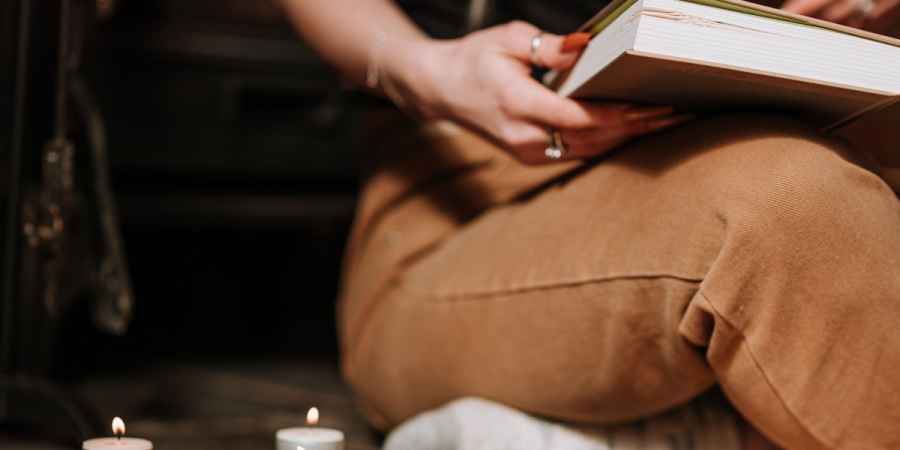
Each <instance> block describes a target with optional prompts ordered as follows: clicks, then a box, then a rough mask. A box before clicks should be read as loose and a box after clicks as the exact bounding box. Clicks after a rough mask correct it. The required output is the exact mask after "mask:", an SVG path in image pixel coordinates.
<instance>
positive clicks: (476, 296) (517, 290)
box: [397, 273, 703, 302]
mask: <svg viewBox="0 0 900 450" xmlns="http://www.w3.org/2000/svg"><path fill="white" fill-rule="evenodd" d="M642 279H648V280H649V279H669V280H677V281H683V282H686V283H700V282H702V281H703V278H698V277H686V276H680V275H672V274H657V273H648V274H629V275H611V276H599V277H589V278H585V279H580V280H569V281H554V282H550V283H546V284H532V285H528V286H520V287H510V288H505V289H496V290H485V291H480V292H479V291H470V292H462V293H455V294H452V293H451V294H446V293H445V294H441V293H435V292H429V291H420V290H417V289H413V288H410V287H409V286H407V285H405V284H402V283H401V284H400V285H398V286H397V287H398V288H399V289H402V290H404V291H406V292H409V293H410V294H413V295H419V296H427V297H431V298H432V299H434V300H435V301H439V302H462V301H474V300H485V299H490V298H491V297H499V296H504V295H514V294H522V293H527V292H533V291H545V290H550V289H558V288H571V287H578V286H583V285H587V284H594V283H604V282H612V281H623V280H642Z"/></svg>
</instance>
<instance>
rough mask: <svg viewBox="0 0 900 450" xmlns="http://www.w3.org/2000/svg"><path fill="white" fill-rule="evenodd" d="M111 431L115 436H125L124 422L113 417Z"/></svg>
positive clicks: (119, 418)
mask: <svg viewBox="0 0 900 450" xmlns="http://www.w3.org/2000/svg"><path fill="white" fill-rule="evenodd" d="M112 431H113V434H114V435H116V436H121V435H123V434H125V421H124V420H122V418H121V417H113V421H112Z"/></svg>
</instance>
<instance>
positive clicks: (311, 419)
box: [306, 406, 319, 425]
mask: <svg viewBox="0 0 900 450" xmlns="http://www.w3.org/2000/svg"><path fill="white" fill-rule="evenodd" d="M306 423H307V424H309V425H315V424H317V423H319V408H316V407H315V406H313V407H312V408H309V412H308V413H306Z"/></svg>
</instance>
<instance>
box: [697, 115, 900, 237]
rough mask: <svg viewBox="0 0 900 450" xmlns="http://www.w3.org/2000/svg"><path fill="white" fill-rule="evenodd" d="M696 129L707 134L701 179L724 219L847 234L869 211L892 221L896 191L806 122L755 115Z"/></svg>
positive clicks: (748, 225)
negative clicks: (842, 231) (722, 209)
mask: <svg viewBox="0 0 900 450" xmlns="http://www.w3.org/2000/svg"><path fill="white" fill-rule="evenodd" d="M696 126H699V127H703V129H704V130H706V133H707V134H706V136H707V137H706V145H707V148H705V149H703V150H704V151H702V157H701V158H699V159H702V160H703V161H702V162H700V163H698V168H697V170H698V171H700V172H702V173H699V174H698V183H700V184H705V185H706V186H705V188H706V189H705V192H709V194H707V195H710V196H711V197H712V198H713V199H714V200H717V201H716V203H718V204H721V205H726V206H725V211H724V212H723V214H722V217H723V218H724V219H726V220H728V219H734V220H735V221H740V222H741V225H742V227H745V228H763V229H766V230H769V231H777V232H778V233H781V234H785V233H790V232H791V231H802V232H810V233H828V232H829V231H834V232H839V231H841V230H844V231H850V230H851V229H856V228H857V227H858V226H865V225H866V224H864V223H862V222H861V219H862V218H864V217H868V216H873V215H874V214H878V213H874V211H880V213H881V214H882V215H883V217H884V218H885V219H896V217H895V216H896V203H897V202H896V196H895V195H894V193H893V191H892V190H891V189H890V187H889V186H888V185H887V184H886V183H885V182H884V181H883V180H882V179H881V178H879V177H878V176H877V175H876V174H875V173H873V172H872V171H871V170H869V169H867V168H866V166H867V162H866V160H865V159H863V156H862V155H859V154H857V153H855V152H854V151H853V149H852V148H849V147H847V146H845V145H843V144H841V143H840V142H837V141H835V140H832V139H830V138H828V137H826V136H823V135H821V134H819V133H818V132H816V131H815V130H814V129H813V128H811V127H808V126H806V125H804V124H802V123H800V122H796V121H793V120H791V119H788V118H784V117H778V116H775V117H772V116H754V115H745V116H742V115H735V116H725V117H721V118H716V119H712V120H708V121H705V122H701V123H698V124H697V125H696Z"/></svg>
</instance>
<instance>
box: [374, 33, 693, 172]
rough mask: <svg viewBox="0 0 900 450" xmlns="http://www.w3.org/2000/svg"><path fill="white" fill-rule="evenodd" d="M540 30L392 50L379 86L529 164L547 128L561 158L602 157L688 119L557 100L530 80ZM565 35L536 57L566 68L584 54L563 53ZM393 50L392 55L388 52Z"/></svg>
mask: <svg viewBox="0 0 900 450" xmlns="http://www.w3.org/2000/svg"><path fill="white" fill-rule="evenodd" d="M538 33H539V30H538V29H537V28H536V27H534V26H532V25H530V24H527V23H524V22H512V23H508V24H505V25H500V26H496V27H492V28H488V29H485V30H483V31H479V32H475V33H472V34H470V35H468V36H466V37H464V38H461V39H456V40H445V41H438V40H423V41H417V42H414V43H410V44H409V45H406V46H404V45H399V46H391V44H390V42H387V44H386V48H385V50H384V51H385V52H386V53H385V54H384V55H383V56H384V57H385V58H384V62H383V66H382V67H380V69H379V70H380V71H382V73H381V74H380V77H381V78H382V82H383V83H385V84H390V85H391V86H385V90H388V88H389V89H390V90H391V91H393V95H392V97H395V101H397V102H398V103H401V104H402V106H404V107H406V108H407V109H410V110H412V111H413V112H414V113H416V114H417V115H419V116H421V117H423V118H426V119H449V120H452V121H455V122H457V123H461V124H463V125H465V126H467V127H468V128H470V129H473V130H475V131H477V132H479V133H481V134H482V135H484V136H486V137H487V138H488V139H490V140H492V141H494V142H495V143H497V144H498V145H499V146H501V147H502V148H504V149H505V150H507V151H508V152H509V153H510V154H512V155H513V156H514V157H516V158H517V159H518V160H520V161H522V162H524V163H527V164H537V163H546V162H552V161H553V160H551V159H549V158H547V157H546V156H545V155H544V150H545V149H546V148H547V146H548V141H549V133H548V130H549V129H553V130H559V131H560V133H561V137H562V140H563V142H564V143H565V146H566V148H567V152H566V153H565V155H564V156H563V159H582V158H589V157H592V156H596V155H599V154H602V153H604V152H606V151H608V150H611V149H613V148H615V147H616V146H618V145H620V144H622V143H623V142H625V141H627V140H628V139H631V138H634V137H637V136H640V135H643V134H647V133H652V132H655V131H659V130H662V129H665V128H668V127H672V126H675V125H677V124H680V123H682V122H684V121H686V120H689V117H688V116H685V115H675V114H673V110H672V108H670V107H666V106H653V107H639V106H634V105H628V104H619V103H616V104H611V103H594V102H580V101H576V100H572V99H569V98H565V97H562V96H559V95H557V94H556V93H554V92H553V91H551V90H549V89H547V88H546V87H544V86H543V85H541V84H540V83H538V82H537V81H535V80H534V79H533V78H531V76H530V68H531V60H532V55H531V41H532V38H534V37H535V36H536V35H537V34H538ZM562 43H563V37H561V36H556V35H552V34H547V33H545V34H543V35H542V42H541V45H540V46H539V47H538V51H537V53H536V55H534V59H535V60H536V62H537V63H539V64H540V65H542V66H546V67H549V68H552V69H557V70H564V69H568V68H570V67H571V66H572V65H573V64H574V63H575V60H576V58H577V57H578V54H579V53H580V50H581V49H582V48H583V46H582V48H577V49H575V51H569V52H563V51H562ZM388 52H390V53H388Z"/></svg>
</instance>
